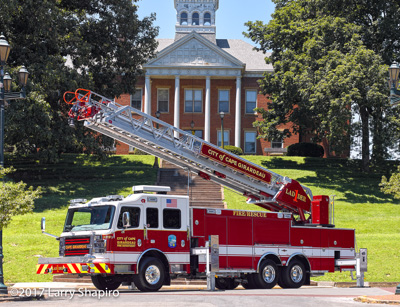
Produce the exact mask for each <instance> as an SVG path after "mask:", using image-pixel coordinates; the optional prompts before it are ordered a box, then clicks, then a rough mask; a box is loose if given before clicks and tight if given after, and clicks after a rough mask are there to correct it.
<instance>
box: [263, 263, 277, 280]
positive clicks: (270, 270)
mask: <svg viewBox="0 0 400 307" xmlns="http://www.w3.org/2000/svg"><path fill="white" fill-rule="evenodd" d="M262 278H263V279H264V281H265V282H266V283H268V284H269V283H272V282H274V281H275V278H276V271H275V268H274V267H273V266H272V265H267V266H266V267H265V268H264V270H263V272H262Z"/></svg>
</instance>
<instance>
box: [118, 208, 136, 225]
mask: <svg viewBox="0 0 400 307" xmlns="http://www.w3.org/2000/svg"><path fill="white" fill-rule="evenodd" d="M124 212H129V217H130V221H129V222H130V224H131V227H129V228H137V227H139V221H140V208H137V207H122V208H121V212H120V214H119V217H118V225H117V227H118V228H120V229H122V228H124V227H123V224H122V215H123V214H124Z"/></svg>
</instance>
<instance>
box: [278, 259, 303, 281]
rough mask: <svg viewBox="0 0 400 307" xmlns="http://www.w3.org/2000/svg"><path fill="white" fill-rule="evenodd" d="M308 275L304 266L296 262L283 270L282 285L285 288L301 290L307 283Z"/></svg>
mask: <svg viewBox="0 0 400 307" xmlns="http://www.w3.org/2000/svg"><path fill="white" fill-rule="evenodd" d="M306 274H307V273H306V270H305V267H304V264H303V263H302V262H300V261H299V260H294V261H292V262H290V263H289V265H288V266H287V267H285V268H283V270H282V275H281V278H282V285H283V286H285V288H300V287H301V286H302V285H304V283H305V281H306Z"/></svg>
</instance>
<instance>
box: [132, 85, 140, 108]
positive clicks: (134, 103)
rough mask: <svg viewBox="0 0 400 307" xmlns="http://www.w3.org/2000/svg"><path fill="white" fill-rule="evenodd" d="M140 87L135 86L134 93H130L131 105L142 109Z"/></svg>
mask: <svg viewBox="0 0 400 307" xmlns="http://www.w3.org/2000/svg"><path fill="white" fill-rule="evenodd" d="M142 97H143V95H142V89H141V88H137V89H136V92H135V94H133V95H131V107H132V108H135V109H138V110H140V111H142Z"/></svg>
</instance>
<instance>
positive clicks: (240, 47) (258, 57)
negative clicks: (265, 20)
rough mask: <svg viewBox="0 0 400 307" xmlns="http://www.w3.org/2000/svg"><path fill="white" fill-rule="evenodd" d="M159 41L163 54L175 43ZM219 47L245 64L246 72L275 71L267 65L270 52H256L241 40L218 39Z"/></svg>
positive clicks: (168, 40) (165, 40) (169, 40)
mask: <svg viewBox="0 0 400 307" xmlns="http://www.w3.org/2000/svg"><path fill="white" fill-rule="evenodd" d="M157 41H158V47H157V52H161V51H162V50H164V49H165V48H167V47H168V46H170V45H172V44H173V43H174V42H175V40H174V39H172V38H159V39H157ZM217 46H218V47H219V48H221V49H222V50H224V51H225V52H227V53H229V54H230V55H231V56H233V57H235V58H236V59H238V60H239V61H241V62H243V63H245V64H246V71H258V72H264V71H270V72H272V71H273V67H272V65H271V64H267V63H265V57H267V56H269V55H270V52H267V53H266V54H264V53H263V52H260V51H256V50H254V46H252V45H250V44H249V43H246V42H245V41H243V40H241V39H217Z"/></svg>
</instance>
